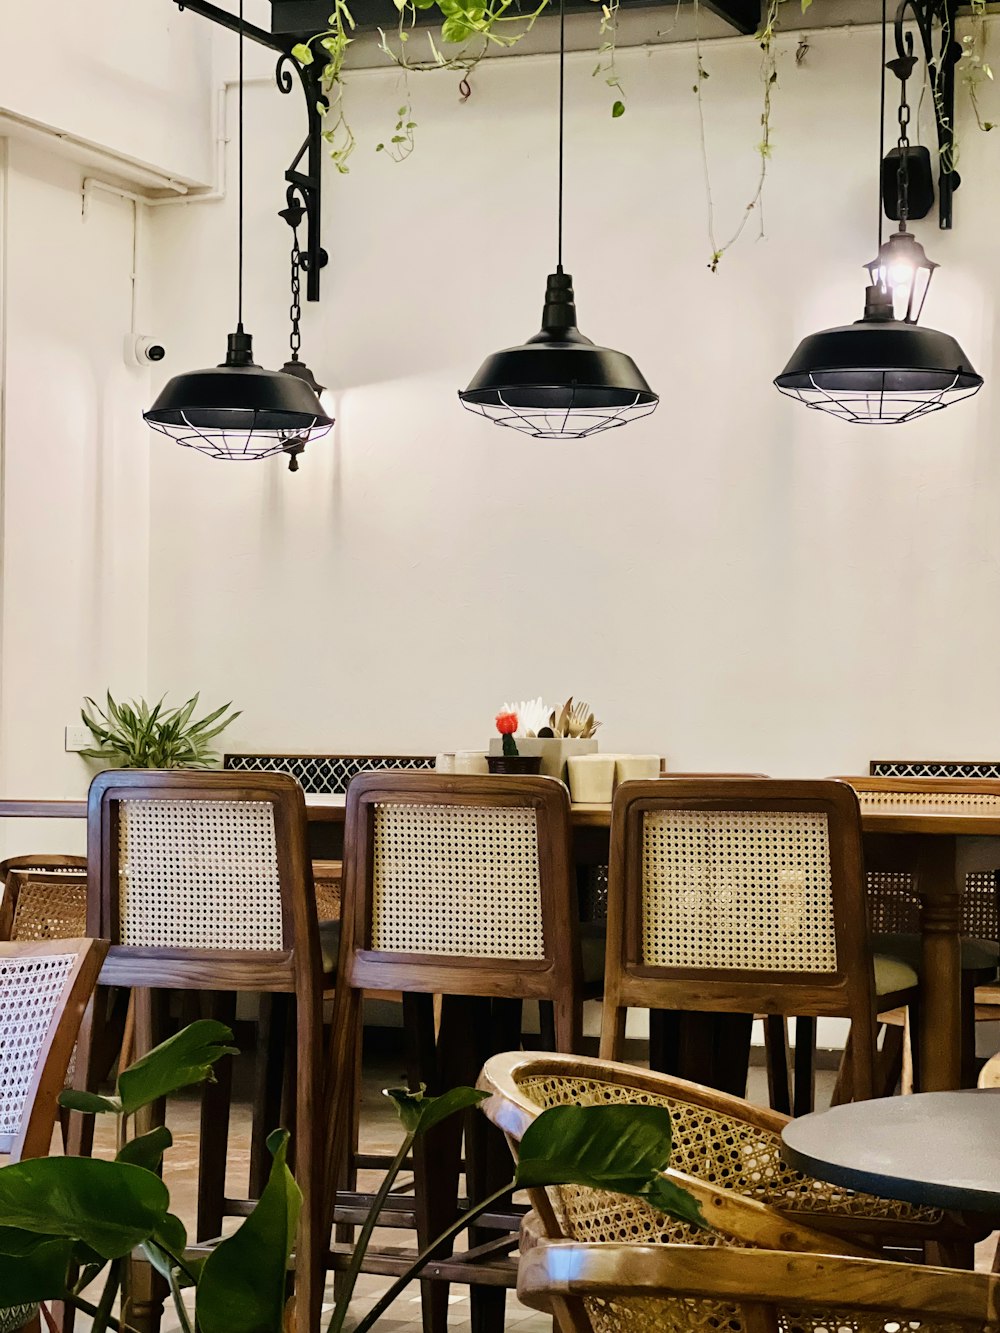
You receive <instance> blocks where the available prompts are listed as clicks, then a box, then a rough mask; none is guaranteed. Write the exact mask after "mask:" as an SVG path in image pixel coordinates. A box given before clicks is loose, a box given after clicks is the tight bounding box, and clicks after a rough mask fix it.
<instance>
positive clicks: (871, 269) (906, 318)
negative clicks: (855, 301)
mask: <svg viewBox="0 0 1000 1333" xmlns="http://www.w3.org/2000/svg"><path fill="white" fill-rule="evenodd" d="M865 268H867V270H868V277H869V280H870V283H871V286H872V287H878V288H879V289H880V290H881V291H883V292H888V293H890V294H891V296H892V306H893V312H894V314H895V317H896V319H899V320H902V321H903V322H904V323H906V324H916V323H918V322H919V320H920V312H921V311H922V310H923V308H924V302H925V301H926V300H927V292H928V290H929V289H930V285H931V278H933V276H934V270H935V269H936V268H940V265H939V264H935V263H934V260H933V259H928V258H927V254H926V252H925V250H924V247H923V246H922V245H921V244H920V242H919V241H918V240H917V238H916V237H915V236H912V235H911V234H910V233H909V232H908V231H904V230H903V228H902V227H900V229H899V231H894V232H893V233H892V235H891V236H890V237H889V239H888V240H887V241H886V242H885V244H884V245H880V246H879V251H878V254H877V255H876V256H875V258H874V259H873V260H872V261H871V263H870V264H866V265H865Z"/></svg>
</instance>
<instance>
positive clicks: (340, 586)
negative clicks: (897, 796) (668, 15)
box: [150, 30, 1000, 774]
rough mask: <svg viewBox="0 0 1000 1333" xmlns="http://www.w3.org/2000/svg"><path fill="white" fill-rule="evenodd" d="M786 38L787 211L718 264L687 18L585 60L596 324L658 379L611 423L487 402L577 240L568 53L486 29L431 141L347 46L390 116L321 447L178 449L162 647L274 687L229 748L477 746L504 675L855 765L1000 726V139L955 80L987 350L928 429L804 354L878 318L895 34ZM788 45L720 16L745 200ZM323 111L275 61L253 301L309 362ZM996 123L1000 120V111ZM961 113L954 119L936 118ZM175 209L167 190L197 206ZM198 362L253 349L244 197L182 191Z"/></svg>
mask: <svg viewBox="0 0 1000 1333" xmlns="http://www.w3.org/2000/svg"><path fill="white" fill-rule="evenodd" d="M793 49H794V43H793V41H792V39H791V38H787V39H785V41H784V43H783V45H782V54H781V58H780V86H779V89H778V91H777V93H776V96H775V107H774V131H773V142H774V157H773V160H772V164H771V170H770V173H769V174H770V179H769V182H768V188H767V193H766V198H765V219H766V223H767V237H766V239H764V240H760V241H757V240H755V239H754V237H753V231H754V228H755V223H753V222H751V224H750V228H748V235H747V237H746V238H745V239H744V241H743V242H742V243H741V244H740V245H739V246H738V247H736V248H735V249H734V250H733V251H732V252H731V253H730V254H729V255H727V256H726V258H725V260H724V261H723V264H722V267H721V269H720V271H719V272H718V274H716V275H714V276H713V275H712V274H711V273H710V272H709V271H708V269H707V267H706V261H707V259H708V256H709V246H708V241H707V238H706V226H705V195H704V186H703V178H702V165H701V160H700V153H699V148H698V124H697V116H696V101H695V98H694V96H693V94H692V91H691V86H692V82H693V71H694V54H693V52H692V51H691V49H690V48H686V47H685V48H680V49H677V48H673V49H670V48H664V47H660V48H658V49H655V50H653V51H648V52H647V51H642V50H630V51H627V52H623V53H621V55H620V57H619V63H620V67H621V70H622V73H623V76H624V79H625V82H626V87H627V90H628V95H629V109H628V113H627V115H626V116H625V117H624V118H623V119H621V120H619V121H612V120H611V118H610V115H609V105H608V98H607V96H606V95H605V93H604V91H603V89H602V88H601V87H600V85H599V83H598V82H597V81H595V80H593V79H592V78H591V68H592V65H593V60H592V58H590V57H587V56H579V57H573V58H571V60H570V65H569V69H568V95H569V107H568V116H567V136H568V137H567V173H568V175H567V235H566V259H567V267H568V268H569V269H570V270H571V271H572V272H573V274H574V276H575V278H576V283H577V292H578V301H579V309H580V320H581V327H582V329H583V330H584V332H586V333H588V334H589V335H590V336H591V337H593V338H595V339H597V340H601V341H604V342H606V343H607V344H608V345H610V346H614V347H620V348H623V349H625V350H627V351H628V352H630V353H631V354H632V355H633V356H634V357H635V358H636V360H637V361H638V363H639V365H640V367H641V368H642V369H643V370H644V372H645V374H646V375H647V377H648V378H649V380H650V381H651V382H652V383H653V385H654V387H656V388H657V389H658V390H659V392H660V393H661V395H662V402H661V405H660V408H659V410H658V411H657V412H656V413H655V414H654V415H653V416H652V417H650V418H649V419H647V420H645V421H643V422H640V423H638V424H636V425H633V426H630V427H628V428H626V429H624V430H620V431H615V432H613V433H611V434H608V435H599V436H597V437H594V438H592V439H590V440H587V441H583V442H579V443H568V444H552V443H543V442H534V441H531V440H526V439H523V438H521V437H519V436H517V435H516V434H514V433H513V432H504V431H501V430H499V429H497V428H495V427H492V426H490V425H487V424H486V423H484V422H482V421H480V420H479V419H477V418H475V417H473V416H472V415H470V414H468V413H466V412H464V411H463V410H462V409H461V408H460V406H459V404H458V401H457V399H456V397H455V393H456V390H457V389H458V388H459V387H461V386H462V385H464V384H465V383H466V382H467V381H468V379H469V378H470V376H471V375H472V373H473V372H474V370H475V369H476V367H477V366H478V364H479V362H480V360H481V359H482V358H483V357H484V356H485V355H486V354H487V353H489V352H491V351H493V350H495V349H496V348H498V347H501V346H504V345H509V344H510V343H512V342H516V341H519V340H521V339H523V338H524V337H527V336H528V335H530V334H531V333H533V332H534V331H535V330H536V329H537V327H538V321H539V316H540V306H541V299H542V294H543V290H544V280H545V275H546V273H547V272H548V271H549V269H550V268H551V267H552V264H553V259H554V255H553V243H554V235H553V233H554V207H553V205H554V200H553V165H554V149H555V133H554V130H555V126H554V110H555V102H554V80H555V77H556V69H555V63H554V60H553V58H552V57H539V58H530V59H503V60H496V61H492V62H489V64H488V66H486V67H484V68H482V69H481V70H479V71H477V73H476V75H475V77H474V81H473V82H474V93H473V96H472V98H471V99H470V101H469V102H468V103H467V104H465V105H460V104H459V102H458V98H457V90H456V84H455V79H454V78H453V77H451V76H449V75H444V76H437V75H435V76H434V77H415V78H413V80H412V94H413V108H414V116H413V118H414V119H415V120H416V121H417V122H418V123H419V129H418V132H417V133H418V143H417V148H416V151H415V153H414V154H413V156H412V157H411V159H410V160H409V161H408V162H406V163H405V164H404V165H401V166H395V165H393V164H391V163H389V162H388V161H386V160H385V157H384V155H381V154H380V155H376V154H375V152H374V151H373V147H374V143H375V142H376V141H377V140H379V139H382V138H385V137H386V135H387V134H388V133H389V132H390V127H391V123H392V119H393V113H394V111H395V109H396V106H397V105H398V104H401V103H402V100H403V95H402V90H401V87H400V84H399V80H398V78H397V76H396V75H395V74H394V73H393V72H391V71H390V72H378V73H374V72H367V71H364V72H360V73H358V74H356V75H355V76H353V77H352V80H351V85H350V93H349V105H350V111H351V114H352V117H353V120H354V123H355V127H356V129H357V131H358V133H359V138H360V139H361V147H360V148H359V150H358V152H357V153H356V155H355V157H354V159H353V161H352V167H351V173H350V175H349V176H346V177H342V178H338V177H336V176H335V174H334V173H333V172H332V171H330V172H329V173H328V179H327V184H326V190H327V193H326V220H325V243H326V245H327V248H328V249H329V250H330V253H331V263H330V267H329V269H328V270H327V271H326V272H325V274H324V279H323V284H324V294H323V300H322V303H321V304H320V305H319V306H318V307H314V308H311V309H309V311H308V312H307V316H306V326H305V332H306V338H305V353H306V356H307V359H308V361H309V362H310V364H311V365H312V366H313V368H314V370H315V371H316V372H317V374H318V375H319V376H320V378H321V379H322V380H324V381H325V382H326V383H327V384H330V385H332V386H334V387H335V389H336V391H337V415H338V424H337V427H336V432H335V434H334V436H333V437H332V439H330V440H329V441H328V442H324V443H318V444H316V445H314V446H312V447H310V449H309V450H308V452H307V454H306V455H305V458H304V460H303V463H302V470H301V471H300V472H299V474H298V475H297V476H290V475H289V474H288V473H287V472H286V471H285V470H284V467H283V464H282V463H281V462H280V461H278V460H274V461H271V462H268V463H261V464H258V465H254V466H250V467H246V468H244V467H236V466H227V465H225V464H218V463H213V462H210V461H208V460H206V459H202V458H201V457H198V456H196V455H192V454H189V453H187V452H186V451H182V450H179V449H177V448H175V447H172V446H170V445H169V444H168V443H166V442H163V441H159V440H154V441H152V442H151V444H150V451H151V455H150V456H151V460H152V462H151V466H152V486H151V500H152V509H151V524H152V529H151V582H150V597H151V615H150V675H151V685H152V687H153V688H154V689H157V690H159V689H166V688H170V689H171V690H172V691H176V692H177V693H178V694H183V693H185V692H187V691H190V690H193V689H195V688H200V689H201V690H202V691H203V692H204V694H205V697H206V699H207V700H208V701H210V702H213V703H214V702H221V701H222V700H223V699H228V698H233V699H234V700H236V702H237V703H238V705H239V706H241V707H242V708H243V709H244V710H245V713H244V716H243V718H241V719H240V721H239V723H238V724H237V727H235V728H234V729H233V731H232V733H231V738H230V744H231V746H232V747H233V748H257V747H259V748H262V749H266V748H269V747H278V748H287V749H288V750H292V751H295V750H306V751H308V750H316V751H323V750H343V751H351V750H355V749H360V750H362V751H364V750H368V749H371V750H374V751H378V750H380V749H385V750H390V751H395V750H404V751H405V750H414V751H435V750H438V749H442V748H455V747H463V746H471V745H475V744H477V743H480V742H483V741H484V740H485V739H486V737H487V735H488V733H489V730H490V725H491V718H492V715H493V712H494V711H495V709H496V707H497V705H498V704H499V703H500V702H501V701H503V700H504V699H508V698H511V697H521V696H525V695H533V694H537V693H539V692H540V693H543V694H545V695H547V696H550V697H553V698H555V697H557V696H559V697H565V695H567V694H569V693H570V691H573V692H574V693H575V694H577V695H578V696H580V695H582V696H584V697H586V698H588V699H589V700H590V701H591V702H592V703H593V704H594V705H595V707H596V708H597V710H598V713H599V716H601V717H602V718H603V719H604V721H605V730H604V732H603V733H602V736H603V738H604V744H605V746H606V747H608V748H614V749H627V748H636V749H641V750H648V749H650V748H658V749H660V750H661V752H662V753H664V754H665V755H667V756H668V757H669V760H670V762H671V763H672V764H673V765H674V766H676V767H678V768H698V767H703V768H706V769H714V768H725V767H727V766H728V767H733V768H741V769H744V768H751V769H760V770H763V771H767V772H771V773H775V774H781V773H800V774H822V773H830V772H845V771H857V770H859V769H861V768H862V767H863V766H864V765H865V763H866V761H867V760H868V759H869V758H870V757H872V756H875V755H906V756H916V757H937V756H942V757H943V756H949V755H952V756H959V757H985V758H994V757H996V756H997V753H998V750H1000V691H998V689H997V686H996V667H995V662H996V659H997V653H998V649H1000V625H998V617H997V610H996V607H997V594H998V591H1000V525H998V523H997V522H996V501H995V496H996V494H997V488H998V483H1000V459H998V453H997V450H996V445H995V439H994V436H995V429H994V424H993V420H994V417H995V415H996V412H995V403H996V393H997V387H996V382H997V375H998V371H1000V366H998V356H997V350H996V346H995V336H994V324H995V317H996V298H995V292H996V289H997V278H998V253H997V248H996V246H995V245H994V244H993V243H992V240H991V239H990V238H991V237H992V233H993V219H994V217H995V210H996V203H997V186H996V184H995V182H996V162H995V154H996V151H997V145H996V143H994V142H993V140H994V139H995V137H996V136H995V135H994V136H985V135H980V134H978V133H977V132H976V131H975V129H974V127H972V126H971V124H970V117H969V115H968V111H967V108H966V107H965V106H964V104H963V106H962V111H961V117H960V130H961V132H962V141H963V147H962V162H961V167H962V176H963V181H964V183H963V185H962V188H961V189H960V190H959V192H958V195H957V197H956V205H955V230H954V232H952V233H951V234H942V233H940V232H939V231H938V230H937V229H936V226H935V224H934V221H933V219H930V220H928V221H927V222H926V223H923V224H919V225H918V231H919V234H920V236H921V239H923V240H924V242H925V244H926V245H927V248H928V250H929V252H930V254H931V256H932V257H933V258H935V259H937V260H938V261H939V262H940V263H941V264H942V268H941V271H940V273H939V274H938V276H937V278H936V280H935V284H934V288H933V290H932V294H931V297H930V300H929V304H928V311H927V316H928V321H929V322H930V323H932V324H933V325H935V326H937V327H941V328H944V329H947V330H948V331H950V332H952V333H953V334H954V335H955V336H956V337H957V338H958V339H959V340H960V342H961V343H962V344H963V345H964V346H965V347H966V349H967V351H968V353H969V355H970V356H971V357H972V359H973V361H974V363H975V365H976V366H977V368H978V369H979V370H980V371H981V373H982V374H984V375H985V376H986V379H987V384H986V387H985V388H984V390H983V391H982V393H981V394H980V395H979V397H978V398H976V399H974V400H972V401H971V402H968V403H964V404H961V405H959V406H957V407H955V408H952V409H949V410H948V411H946V412H944V413H941V414H939V415H937V416H934V417H931V418H929V419H927V420H925V421H921V422H917V423H913V424H911V425H908V426H906V427H900V428H898V429H895V430H885V429H883V430H877V429H875V430H866V429H864V428H860V427H850V426H846V425H842V424H839V423H837V422H834V421H831V420H828V419H826V418H824V417H822V416H820V415H819V414H817V413H809V412H807V411H805V409H803V408H801V407H800V406H798V405H796V404H794V403H792V402H790V401H788V400H786V399H784V398H782V397H781V396H779V394H778V393H777V392H776V391H775V390H774V389H773V387H772V386H771V379H772V377H773V376H774V375H775V374H776V373H777V372H778V371H779V370H780V369H781V367H782V366H783V364H784V362H785V360H786V359H787V357H788V356H789V355H790V353H791V351H792V350H793V348H794V346H795V344H796V342H797V341H798V339H799V338H800V337H801V336H803V335H804V334H806V333H808V332H811V331H813V330H815V329H817V328H820V327H825V326H829V325H833V324H837V323H841V322H848V321H850V320H853V319H856V318H858V317H859V316H860V314H861V312H862V302H863V277H864V274H863V272H862V269H861V265H862V263H863V262H864V261H866V260H868V259H870V258H871V256H872V254H873V253H874V248H875V243H876V242H875V236H874V234H873V233H874V214H875V207H874V205H875V175H874V173H875V167H876V161H877V90H878V83H877V70H878V44H877V34H876V33H875V32H873V31H871V30H869V31H863V32H862V31H853V32H851V31H837V32H826V33H820V34H816V35H815V36H814V37H813V39H812V49H811V50H810V52H809V54H808V57H807V59H806V61H805V63H804V64H803V65H802V67H800V68H799V67H796V65H795V62H794V59H793V57H792V52H793ZM758 58H759V53H758V51H757V49H756V47H755V46H754V45H753V43H751V42H738V41H733V42H727V43H725V44H723V45H716V46H712V47H711V48H709V49H707V50H706V65H707V68H708V70H709V72H710V75H711V77H710V79H709V80H708V81H707V83H706V85H705V96H706V100H707V116H708V139H709V147H710V153H711V165H712V184H713V192H714V195H715V200H716V205H717V208H718V213H719V223H718V226H719V231H720V232H721V233H726V232H728V231H730V230H731V229H732V227H733V226H734V225H735V222H736V220H737V219H738V216H739V213H740V210H741V208H742V205H743V204H744V203H745V201H746V200H747V198H748V197H749V196H750V194H751V192H752V189H753V183H754V177H755V171H756V158H755V155H754V145H755V143H756V140H757V138H758V137H759V125H758V117H759V98H760V90H759V85H758V83H757V69H758ZM299 114H300V112H299V108H298V106H297V105H288V104H286V103H285V101H284V100H283V99H281V98H280V97H279V96H278V95H277V94H275V93H273V92H271V91H270V90H268V89H265V88H262V87H258V88H254V89H252V90H249V91H248V98H247V121H248V133H249V135H250V136H251V143H252V148H251V152H250V153H249V154H248V161H249V173H250V174H249V177H248V185H247V190H248V196H247V197H248V208H249V224H248V225H249V230H248V239H247V278H248V294H247V325H248V327H249V328H250V329H251V330H252V331H253V332H254V333H255V334H256V336H257V344H258V352H259V356H258V359H259V360H260V361H262V362H263V363H264V364H268V365H272V366H273V365H278V364H280V363H281V361H283V360H284V358H285V346H286V343H285V338H286V330H287V324H286V320H287V315H286V310H287V293H286V289H285V286H284V284H285V281H286V276H285V275H286V254H287V241H288V237H287V232H286V229H285V227H284V224H283V223H282V222H281V221H280V220H278V219H277V218H276V217H275V216H274V213H275V210H276V209H277V208H279V207H280V206H281V202H282V200H281V173H282V171H283V169H284V166H285V164H286V162H287V159H288V157H289V149H290V147H294V145H295V144H297V142H298V136H299V134H300V132H301V124H300V120H299ZM994 118H995V117H994ZM926 132H928V133H929V130H928V131H926ZM167 214H169V216H168V215H167ZM156 231H157V241H158V245H159V249H158V252H157V263H156V277H157V281H158V284H159V286H158V295H157V309H158V310H159V312H160V315H161V323H160V326H159V327H158V330H157V331H158V333H159V334H160V336H163V337H165V338H166V339H167V340H168V342H169V346H170V353H171V355H170V361H169V366H165V367H164V371H166V370H167V369H169V371H170V372H171V373H175V372H176V371H178V370H179V369H181V368H184V367H186V366H190V367H194V366H197V365H200V364H211V363H214V362H216V361H218V360H220V359H221V355H222V353H223V351H224V346H225V334H226V331H227V330H228V329H229V328H230V327H231V326H232V324H233V314H232V308H233V299H234V274H233V256H232V251H233V245H234V241H235V222H234V216H233V209H232V206H231V201H230V203H228V204H226V205H211V206H206V207H205V208H202V209H198V210H181V209H175V210H162V211H161V212H160V214H159V215H158V216H157V218H156Z"/></svg>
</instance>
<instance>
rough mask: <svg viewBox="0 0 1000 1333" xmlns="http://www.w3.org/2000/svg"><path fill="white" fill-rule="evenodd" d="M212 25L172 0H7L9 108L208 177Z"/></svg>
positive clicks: (1, 64)
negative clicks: (42, 1)
mask: <svg viewBox="0 0 1000 1333" xmlns="http://www.w3.org/2000/svg"><path fill="white" fill-rule="evenodd" d="M210 34H211V26H210V25H209V24H207V23H205V22H204V20H202V19H199V18H197V17H196V16H194V15H192V14H190V13H180V12H179V11H178V9H177V7H176V5H175V4H174V3H173V0H142V2H141V3H136V0H100V3H99V4H80V3H79V0H54V3H49V4H47V5H46V6H45V8H44V14H43V13H41V12H40V11H39V8H38V7H37V6H33V5H28V4H23V3H13V2H11V3H7V4H3V5H0V53H2V56H0V70H2V79H0V116H2V115H3V114H4V113H12V114H13V115H14V116H15V117H21V118H26V119H28V120H31V121H34V122H37V123H38V124H40V125H43V126H48V127H52V128H54V129H55V130H57V131H60V132H65V133H68V134H70V135H72V136H74V137H75V138H76V139H79V140H83V141H86V142H88V143H91V144H95V145H98V146H99V147H101V148H104V149H107V150H109V151H111V152H113V153H116V154H121V155H122V156H124V157H126V158H130V159H132V160H133V161H135V162H136V163H145V164H148V165H150V166H152V167H154V168H155V169H156V170H158V171H162V172H165V173H166V174H168V175H172V176H176V177H178V178H180V179H182V180H186V181H195V182H198V181H201V182H204V181H208V180H210V179H211V172H212V154H211V143H212V134H211V78H210V74H211V64H212V42H211V37H210Z"/></svg>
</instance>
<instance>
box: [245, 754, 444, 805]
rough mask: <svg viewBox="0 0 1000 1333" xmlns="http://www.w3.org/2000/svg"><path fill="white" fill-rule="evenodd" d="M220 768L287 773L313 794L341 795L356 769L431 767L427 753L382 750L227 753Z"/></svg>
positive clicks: (360, 770) (356, 772)
mask: <svg viewBox="0 0 1000 1333" xmlns="http://www.w3.org/2000/svg"><path fill="white" fill-rule="evenodd" d="M222 765H223V768H227V769H229V770H230V771H232V772H237V773H289V774H290V775H291V776H292V777H293V778H296V779H297V780H298V781H299V782H300V783H301V785H302V790H303V791H305V792H309V793H310V794H312V795H315V796H342V795H343V794H344V792H346V791H347V788H348V785H349V784H350V781H351V779H352V778H356V777H357V776H358V774H359V773H371V772H379V773H382V772H385V771H387V770H389V769H403V770H404V771H406V772H426V771H427V770H433V768H434V760H433V758H432V757H431V756H430V755H383V754H360V755H359V754H350V755H345V754H329V755H323V754H308V755H281V754H227V755H226V756H225V757H224V758H223V761H222Z"/></svg>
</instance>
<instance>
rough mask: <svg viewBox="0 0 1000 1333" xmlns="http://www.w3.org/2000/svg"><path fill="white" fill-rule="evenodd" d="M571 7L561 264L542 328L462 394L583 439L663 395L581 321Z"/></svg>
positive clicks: (555, 435) (473, 405) (562, 87)
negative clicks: (570, 201) (572, 165)
mask: <svg viewBox="0 0 1000 1333" xmlns="http://www.w3.org/2000/svg"><path fill="white" fill-rule="evenodd" d="M565 109H566V7H565V0H560V3H559V168H558V191H557V194H558V221H557V249H556V254H557V262H556V271H555V273H550V274H549V277H548V282H547V285H546V292H545V304H544V307H543V310H542V327H541V330H540V332H538V333H536V334H535V336H534V337H533V338H529V339H528V341H527V342H526V343H523V344H522V345H521V346H519V347H507V348H504V350H503V351H500V352H496V353H494V354H493V355H492V356H489V357H487V358H486V360H485V361H484V362H483V364H482V366H480V368H479V370H478V372H477V373H476V375H475V376H474V377H473V379H472V382H471V383H470V384H469V387H468V388H467V389H464V390H462V391H460V392H459V395H458V396H459V398H460V400H461V402H462V404H463V406H465V407H466V408H468V409H469V411H470V412H476V413H478V415H479V416H482V417H485V418H486V419H487V420H488V421H492V422H493V424H494V425H497V426H506V427H508V428H509V429H511V430H517V431H520V432H522V433H523V434H525V435H530V436H532V437H533V438H535V439H538V440H579V439H584V438H585V437H587V436H589V435H596V434H598V433H599V432H601V431H605V430H611V429H613V428H615V427H617V426H625V425H627V424H628V423H629V422H631V421H635V420H637V419H638V418H639V417H645V416H648V415H649V414H650V412H652V411H654V410H655V408H656V405H657V403H658V402H659V398H658V396H657V394H655V393H654V392H653V390H652V389H651V388H650V387H649V385H648V384H647V382H646V380H645V379H644V378H643V376H642V374H641V373H640V371H639V368H638V367H637V366H636V364H635V362H634V361H633V360H632V358H631V357H630V356H626V354H625V353H624V352H617V351H614V350H612V349H611V348H608V347H599V346H597V345H596V344H595V343H593V342H592V341H591V340H590V339H589V338H587V337H585V336H584V335H583V334H582V333H581V332H580V330H579V329H578V328H577V324H576V318H577V316H576V304H575V298H574V293H573V279H572V277H571V275H570V274H568V273H566V272H564V270H563V262H562V261H563V175H564V172H563V159H564V145H565Z"/></svg>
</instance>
